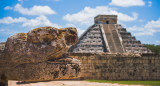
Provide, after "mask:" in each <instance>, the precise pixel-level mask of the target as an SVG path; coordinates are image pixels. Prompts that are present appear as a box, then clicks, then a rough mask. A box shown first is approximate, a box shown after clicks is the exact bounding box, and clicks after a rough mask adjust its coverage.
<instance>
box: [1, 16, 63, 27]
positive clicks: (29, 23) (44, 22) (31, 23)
mask: <svg viewBox="0 0 160 86" xmlns="http://www.w3.org/2000/svg"><path fill="white" fill-rule="evenodd" d="M11 23H22V26H23V27H31V28H36V27H42V26H43V27H44V26H53V27H57V28H61V27H62V26H60V25H58V24H54V23H52V22H50V21H49V20H48V18H47V17H46V16H43V15H41V16H39V17H36V18H35V19H26V18H25V17H19V18H12V17H5V18H3V19H0V24H11Z"/></svg>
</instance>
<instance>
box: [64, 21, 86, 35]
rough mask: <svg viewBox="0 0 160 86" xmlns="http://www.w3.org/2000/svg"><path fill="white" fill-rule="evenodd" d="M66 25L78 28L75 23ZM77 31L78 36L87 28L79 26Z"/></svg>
mask: <svg viewBox="0 0 160 86" xmlns="http://www.w3.org/2000/svg"><path fill="white" fill-rule="evenodd" d="M66 27H75V28H77V27H76V26H75V25H73V24H66ZM77 31H78V36H80V35H82V34H83V33H84V31H85V30H83V29H81V28H79V27H78V28H77Z"/></svg>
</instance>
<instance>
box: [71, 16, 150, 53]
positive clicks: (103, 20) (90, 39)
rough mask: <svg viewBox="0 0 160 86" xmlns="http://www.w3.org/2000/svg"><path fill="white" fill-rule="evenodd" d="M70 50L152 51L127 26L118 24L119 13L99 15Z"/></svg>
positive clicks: (99, 51) (97, 51) (82, 51)
mask: <svg viewBox="0 0 160 86" xmlns="http://www.w3.org/2000/svg"><path fill="white" fill-rule="evenodd" d="M69 52H74V53H152V52H151V51H150V50H149V49H147V48H146V47H145V46H144V45H143V44H141V42H140V41H139V40H136V38H135V37H134V36H132V35H131V33H130V32H127V30H126V28H123V27H122V26H121V24H117V15H98V16H96V17H95V18H94V25H92V26H90V27H89V28H88V29H87V30H86V31H85V32H84V33H83V34H82V35H81V36H80V37H79V42H78V43H77V44H76V45H75V46H72V47H71V48H70V50H69Z"/></svg>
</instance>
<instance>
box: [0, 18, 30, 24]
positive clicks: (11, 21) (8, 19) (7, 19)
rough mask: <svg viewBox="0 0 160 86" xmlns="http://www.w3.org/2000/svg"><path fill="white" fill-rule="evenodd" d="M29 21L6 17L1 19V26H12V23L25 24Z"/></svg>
mask: <svg viewBox="0 0 160 86" xmlns="http://www.w3.org/2000/svg"><path fill="white" fill-rule="evenodd" d="M26 20H27V19H26V18H25V17H19V18H12V17H4V18H3V19H0V24H11V23H20V22H25V21H26Z"/></svg>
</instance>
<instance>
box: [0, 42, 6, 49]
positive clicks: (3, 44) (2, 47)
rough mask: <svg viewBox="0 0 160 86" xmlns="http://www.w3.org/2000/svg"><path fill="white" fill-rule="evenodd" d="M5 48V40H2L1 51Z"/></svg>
mask: <svg viewBox="0 0 160 86" xmlns="http://www.w3.org/2000/svg"><path fill="white" fill-rule="evenodd" d="M4 48H5V42H0V51H3V50H4Z"/></svg>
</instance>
